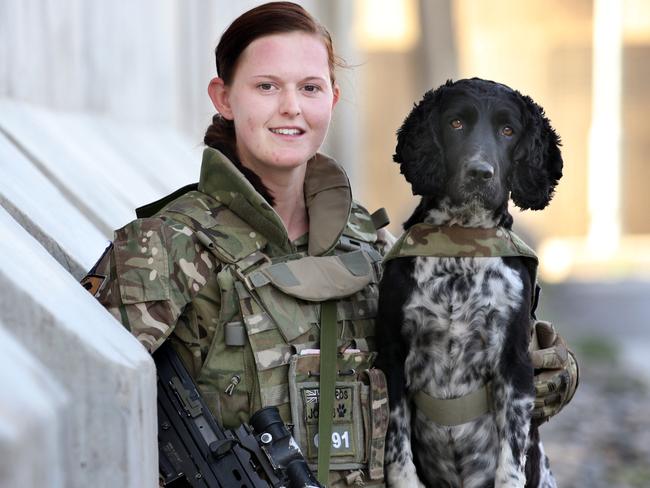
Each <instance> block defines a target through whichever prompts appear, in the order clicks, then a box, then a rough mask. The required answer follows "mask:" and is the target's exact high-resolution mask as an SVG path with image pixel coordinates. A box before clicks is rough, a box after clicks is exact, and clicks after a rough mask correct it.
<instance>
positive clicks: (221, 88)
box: [208, 76, 233, 120]
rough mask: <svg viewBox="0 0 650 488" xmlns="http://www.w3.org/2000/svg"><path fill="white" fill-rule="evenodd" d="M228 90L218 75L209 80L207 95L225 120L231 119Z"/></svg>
mask: <svg viewBox="0 0 650 488" xmlns="http://www.w3.org/2000/svg"><path fill="white" fill-rule="evenodd" d="M229 94H230V93H229V90H228V86H227V85H226V83H225V82H224V81H223V80H222V79H221V78H219V77H218V76H217V77H215V78H212V80H210V84H209V85H208V95H210V100H212V104H213V105H214V107H215V108H216V109H217V112H219V113H220V114H221V116H222V117H223V118H224V119H226V120H232V119H233V114H232V108H231V107H230V97H229Z"/></svg>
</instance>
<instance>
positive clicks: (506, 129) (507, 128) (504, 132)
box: [501, 125, 515, 137]
mask: <svg viewBox="0 0 650 488" xmlns="http://www.w3.org/2000/svg"><path fill="white" fill-rule="evenodd" d="M514 133H515V131H514V130H513V128H512V127H510V126H509V125H506V126H505V127H504V128H503V129H501V134H502V135H504V136H508V137H509V136H511V135H512V134H514Z"/></svg>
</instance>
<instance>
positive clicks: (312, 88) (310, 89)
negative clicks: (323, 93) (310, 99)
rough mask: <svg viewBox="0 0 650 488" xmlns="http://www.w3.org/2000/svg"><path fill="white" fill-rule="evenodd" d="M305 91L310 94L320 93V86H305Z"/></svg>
mask: <svg viewBox="0 0 650 488" xmlns="http://www.w3.org/2000/svg"><path fill="white" fill-rule="evenodd" d="M303 90H305V91H306V92H309V93H316V92H319V91H320V86H318V85H305V86H304V87H303Z"/></svg>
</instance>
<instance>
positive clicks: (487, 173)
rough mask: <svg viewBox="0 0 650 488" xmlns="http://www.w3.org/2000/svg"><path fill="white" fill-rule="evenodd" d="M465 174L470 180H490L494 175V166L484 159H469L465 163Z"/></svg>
mask: <svg viewBox="0 0 650 488" xmlns="http://www.w3.org/2000/svg"><path fill="white" fill-rule="evenodd" d="M467 176H468V177H469V178H471V179H472V180H484V181H487V180H490V179H492V177H493V176H494V168H493V167H492V166H491V165H490V164H489V163H486V162H485V161H477V160H474V161H470V162H469V163H468V165H467Z"/></svg>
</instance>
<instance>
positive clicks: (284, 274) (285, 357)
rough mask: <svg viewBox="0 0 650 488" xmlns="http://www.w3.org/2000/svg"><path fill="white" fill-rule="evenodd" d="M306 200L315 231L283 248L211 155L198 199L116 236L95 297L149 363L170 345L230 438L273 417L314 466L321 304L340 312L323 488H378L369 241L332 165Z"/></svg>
mask: <svg viewBox="0 0 650 488" xmlns="http://www.w3.org/2000/svg"><path fill="white" fill-rule="evenodd" d="M304 190H305V202H306V205H307V211H308V213H309V220H310V224H311V227H310V232H309V234H307V235H305V236H303V237H301V238H299V239H297V240H296V241H294V242H291V241H290V240H289V238H288V236H287V232H286V229H285V227H284V225H283V223H282V221H281V220H280V218H279V217H278V215H277V214H276V213H275V211H274V210H273V209H272V208H271V207H270V206H269V205H268V203H267V202H266V201H265V200H264V199H263V198H262V197H261V196H260V195H259V194H258V193H257V192H256V191H255V190H254V189H253V187H252V186H251V184H250V183H249V182H248V181H247V180H246V179H245V178H244V177H243V176H242V174H241V173H240V172H239V171H238V170H237V169H236V168H235V166H234V165H233V164H232V163H231V162H230V161H228V160H227V159H226V158H225V157H224V156H223V155H222V154H221V153H220V152H219V151H216V150H214V149H211V148H207V149H206V150H205V152H204V157H203V164H202V168H201V176H200V181H199V183H198V187H197V188H196V189H195V190H191V191H187V192H185V193H183V194H182V195H180V196H179V197H178V198H175V199H173V200H172V201H171V202H170V203H167V204H166V205H164V207H163V208H161V209H160V210H159V211H157V212H156V213H155V215H153V216H151V217H147V218H139V219H137V220H135V221H133V222H131V223H129V224H127V225H126V226H124V227H123V228H121V229H119V230H117V231H116V232H115V236H114V242H113V245H112V247H109V249H108V250H107V251H106V252H105V253H104V255H103V256H102V258H101V259H100V261H99V262H98V264H97V265H96V266H95V268H94V269H93V271H92V274H93V275H94V276H95V277H100V281H99V282H97V281H95V284H96V285H97V286H96V287H95V290H93V291H95V296H96V297H97V298H98V299H99V301H100V302H101V303H102V304H103V305H104V306H105V307H106V308H107V309H108V311H109V312H110V313H111V314H112V315H113V316H114V317H115V318H117V319H118V320H119V321H120V322H122V324H124V326H125V327H127V328H128V329H129V330H130V331H131V332H132V333H133V334H134V335H135V336H136V337H137V338H138V339H139V340H140V342H141V343H142V344H144V345H145V346H146V347H147V349H148V350H149V351H152V352H153V351H154V350H155V349H156V348H157V347H158V346H159V345H160V344H161V343H162V342H163V341H164V340H166V339H167V338H169V339H170V340H171V341H172V344H173V345H174V347H175V349H176V350H177V351H178V352H179V354H180V355H181V358H182V359H183V361H184V363H185V364H186V365H187V367H188V369H189V371H190V373H191V374H192V375H193V376H194V378H195V379H196V381H197V383H198V384H199V386H200V388H201V390H202V393H203V395H204V397H205V400H206V401H207V403H208V405H209V406H210V408H211V410H212V411H213V412H214V413H215V415H216V416H217V418H219V419H220V420H221V422H222V423H223V425H224V426H225V427H227V428H232V427H236V426H237V425H239V424H240V423H241V422H246V421H248V419H249V417H250V415H251V414H252V413H253V412H255V411H256V410H258V409H259V408H261V407H263V406H269V405H274V406H277V407H278V409H279V410H280V413H281V415H282V417H283V419H284V420H285V421H286V422H287V423H289V424H291V425H293V429H294V434H295V436H296V437H297V439H298V440H299V442H300V443H301V447H302V448H303V452H304V453H305V455H306V456H307V458H308V460H309V462H310V463H311V464H312V466H314V465H315V461H316V451H317V449H316V442H315V435H316V434H317V425H318V422H317V417H318V400H319V392H318V379H317V376H318V370H319V367H318V357H319V356H318V355H317V354H315V353H316V352H317V351H315V350H317V349H318V341H319V314H320V303H321V302H322V301H324V300H337V327H338V330H337V338H338V346H339V347H338V351H339V353H338V356H337V362H338V364H337V366H338V376H337V379H336V392H335V399H336V401H335V405H334V412H332V415H333V419H334V420H333V429H332V432H333V434H332V440H333V446H332V450H331V468H334V471H332V472H331V473H330V480H331V484H332V485H337V484H341V485H347V484H360V483H365V484H381V483H382V479H383V450H384V449H383V448H384V436H385V431H386V427H387V423H388V402H387V395H386V383H385V378H384V377H383V374H382V373H381V372H380V371H379V370H377V369H374V368H372V363H373V361H374V356H375V353H374V352H373V351H374V338H373V336H374V317H375V313H376V308H377V283H378V280H379V271H380V266H379V261H380V259H381V256H380V254H379V253H378V252H377V248H376V240H377V234H376V230H375V227H374V226H373V224H372V220H371V218H370V216H369V215H368V212H367V211H366V210H365V209H364V208H363V207H361V206H360V205H358V204H357V203H356V202H354V201H353V200H352V197H351V193H350V187H349V183H348V180H347V177H346V175H345V173H344V172H343V170H342V169H341V168H340V167H339V166H338V165H336V164H335V163H334V162H333V161H332V160H330V159H328V158H326V157H324V156H322V155H316V156H315V157H314V158H313V159H312V160H310V161H309V163H308V165H307V173H306V177H305V186H304ZM101 277H106V279H105V280H104V281H101ZM315 420H316V422H314V421H315ZM314 429H316V430H314Z"/></svg>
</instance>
